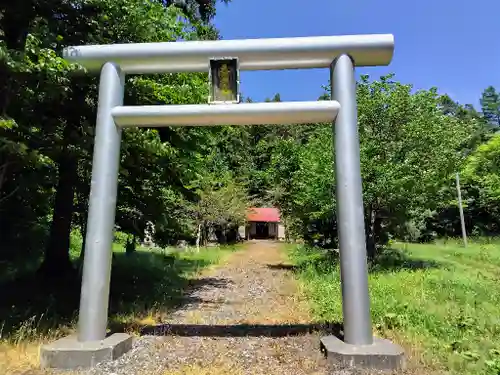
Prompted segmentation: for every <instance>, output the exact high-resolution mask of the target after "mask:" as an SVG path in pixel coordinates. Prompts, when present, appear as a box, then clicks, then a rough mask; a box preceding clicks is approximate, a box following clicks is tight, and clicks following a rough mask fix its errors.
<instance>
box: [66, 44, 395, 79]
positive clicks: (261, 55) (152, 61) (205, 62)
mask: <svg viewBox="0 0 500 375" xmlns="http://www.w3.org/2000/svg"><path fill="white" fill-rule="evenodd" d="M393 53H394V36H393V35H392V34H370V35H338V36H315V37H296V38H272V39H240V40H217V41H187V42H184V41H183V42H162V43H128V44H107V45H87V46H76V47H67V48H65V49H64V51H63V56H64V58H65V59H67V60H68V61H70V62H74V63H79V64H81V65H82V66H84V67H85V68H87V69H88V70H89V71H99V70H100V68H101V67H102V66H103V65H104V64H105V63H106V62H114V63H116V64H118V65H119V66H120V68H121V69H122V71H123V72H124V73H128V74H151V73H178V72H207V71H208V69H209V60H210V58H218V57H237V58H238V62H239V69H240V70H278V69H305V68H326V67H329V66H330V64H331V63H332V61H333V60H334V59H335V58H336V57H337V56H339V55H341V54H348V55H349V56H351V58H352V59H353V60H354V63H355V64H356V66H377V65H389V63H390V62H391V60H392V56H393Z"/></svg>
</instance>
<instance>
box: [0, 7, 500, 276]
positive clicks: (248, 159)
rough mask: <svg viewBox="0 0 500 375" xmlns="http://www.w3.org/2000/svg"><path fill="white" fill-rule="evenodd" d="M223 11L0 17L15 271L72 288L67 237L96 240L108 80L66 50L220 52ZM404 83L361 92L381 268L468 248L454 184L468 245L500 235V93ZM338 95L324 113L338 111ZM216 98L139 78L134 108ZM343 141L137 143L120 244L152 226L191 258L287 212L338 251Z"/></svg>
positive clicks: (7, 225)
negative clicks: (474, 99)
mask: <svg viewBox="0 0 500 375" xmlns="http://www.w3.org/2000/svg"><path fill="white" fill-rule="evenodd" d="M224 2H226V3H227V1H224ZM228 6H231V5H230V4H229V5H228ZM215 9H216V1H215V0H183V1H144V0H55V1H54V0H52V1H47V0H17V1H9V2H3V3H2V5H0V37H1V39H2V40H1V42H0V53H1V56H2V58H1V61H0V87H1V94H0V231H1V232H0V233H1V241H0V246H1V248H0V260H1V261H2V262H3V263H9V262H15V261H18V260H19V259H27V258H30V259H39V260H40V270H41V272H43V273H47V272H49V273H50V274H53V275H57V274H60V273H61V272H66V271H68V270H70V269H71V268H72V265H71V259H70V256H69V248H70V240H71V234H72V233H74V232H80V233H82V234H83V233H85V225H86V218H87V206H88V195H89V187H90V172H91V162H92V148H93V136H94V127H95V118H96V98H97V84H98V78H97V77H96V76H94V75H89V74H86V72H84V71H82V68H81V67H79V66H76V65H73V64H69V63H67V62H66V61H64V60H63V59H62V58H61V51H62V48H64V47H66V46H70V45H81V44H106V43H127V42H154V41H176V40H181V39H182V40H197V39H218V38H219V37H220V36H219V33H218V31H217V30H216V28H215V27H214V26H213V23H212V20H213V17H214V15H215ZM395 78H396V77H395V76H392V75H390V76H384V77H380V78H376V79H374V78H371V77H367V76H363V77H362V78H361V79H360V81H359V82H358V87H357V90H358V103H359V104H358V111H359V134H360V139H361V166H362V175H363V176H362V177H363V189H364V190H363V192H364V203H365V220H366V229H367V243H368V245H369V253H370V256H374V255H375V254H376V249H377V248H379V247H380V246H383V245H384V244H386V243H387V242H388V241H390V240H392V239H399V240H405V241H429V240H432V239H433V238H435V237H442V236H458V235H460V221H459V214H458V207H457V203H456V190H455V174H456V172H459V173H460V177H461V182H462V194H463V199H464V204H465V207H464V209H465V218H466V226H467V230H468V233H469V235H478V236H479V235H480V236H491V235H497V234H498V233H499V231H500V169H499V168H500V133H499V132H498V129H499V128H500V92H498V91H496V89H495V88H494V87H488V88H486V89H485V90H484V92H483V93H482V94H481V93H478V97H479V96H480V103H481V108H478V109H475V108H474V107H473V106H472V105H470V104H466V105H462V104H459V103H456V102H455V101H453V100H452V99H451V98H450V97H448V96H447V95H442V94H438V91H437V89H431V90H420V91H415V90H414V89H413V88H412V86H411V84H404V83H400V82H397V81H396V80H395ZM327 84H328V82H325V93H324V95H322V97H320V98H318V100H328V99H329V95H330V92H329V90H328V85H327ZM276 91H279V90H278V89H277V90H276ZM244 94H245V93H242V95H244ZM207 95H208V75H207V74H201V73H200V74H164V75H151V76H128V77H127V82H126V97H125V103H126V104H130V105H134V104H188V103H206V101H207ZM244 100H247V101H251V98H245V99H244ZM268 100H272V101H279V100H280V96H279V94H275V93H269V99H268ZM333 136H334V135H333V134H332V125H331V124H310V125H302V126H296V125H289V126H288V125H283V126H272V125H266V126H241V127H238V126H225V127H213V128H206V127H186V128H181V127H170V128H161V129H127V130H126V131H125V132H124V134H123V138H122V149H121V167H120V177H119V190H118V207H117V214H116V229H117V231H119V232H121V233H126V234H127V235H128V236H130V238H132V239H134V241H139V240H140V239H141V238H142V236H143V233H144V228H145V226H146V223H147V222H148V221H151V222H153V223H154V224H155V227H156V232H155V238H154V241H155V242H156V243H157V244H159V245H161V246H167V245H173V244H176V243H177V242H178V241H179V240H185V241H188V242H193V241H195V240H196V237H197V233H198V231H199V230H201V232H202V233H203V238H204V240H206V238H207V236H208V233H209V232H210V231H213V232H214V233H215V234H216V235H217V238H218V239H219V241H221V242H225V241H228V240H230V238H229V234H230V233H231V230H232V229H234V228H235V227H237V226H238V225H239V224H240V223H241V222H242V221H243V220H244V218H245V210H246V208H247V207H249V206H250V205H266V206H267V205H275V206H277V207H279V208H280V209H281V211H282V213H283V216H284V220H285V222H286V225H287V236H288V237H289V238H290V239H303V240H305V241H307V242H312V243H316V244H317V245H318V246H325V247H333V246H336V221H335V205H336V202H335V198H334V197H335V194H334V190H335V176H334V165H333V158H332V155H333V142H332V137H333Z"/></svg>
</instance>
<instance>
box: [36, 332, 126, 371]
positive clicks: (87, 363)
mask: <svg viewBox="0 0 500 375" xmlns="http://www.w3.org/2000/svg"><path fill="white" fill-rule="evenodd" d="M130 349H132V336H129V335H127V334H125V333H115V334H113V335H111V336H109V337H106V338H105V339H104V340H101V341H88V342H79V341H78V340H77V338H76V336H68V337H63V338H62V339H59V340H57V341H54V342H53V343H51V344H47V345H44V346H42V347H41V348H40V365H41V367H42V368H58V369H78V368H90V367H94V366H95V365H96V364H98V363H100V362H103V361H110V360H114V359H116V358H118V357H120V356H121V355H123V354H124V353H126V352H128V351H129V350H130Z"/></svg>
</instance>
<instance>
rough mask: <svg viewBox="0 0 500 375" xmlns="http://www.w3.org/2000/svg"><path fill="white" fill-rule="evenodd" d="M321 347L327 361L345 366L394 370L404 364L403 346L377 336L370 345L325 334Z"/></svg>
mask: <svg viewBox="0 0 500 375" xmlns="http://www.w3.org/2000/svg"><path fill="white" fill-rule="evenodd" d="M321 348H322V350H324V352H325V354H326V356H327V359H328V361H331V362H332V363H334V364H336V365H341V366H345V367H355V368H360V369H372V370H382V371H394V370H402V369H404V368H405V366H406V362H405V357H404V350H403V348H401V347H400V346H398V345H396V344H393V343H392V342H390V341H389V340H385V339H381V338H377V337H374V338H373V344H372V345H351V344H346V343H345V342H343V341H342V340H340V339H339V338H338V337H336V336H325V337H323V338H321Z"/></svg>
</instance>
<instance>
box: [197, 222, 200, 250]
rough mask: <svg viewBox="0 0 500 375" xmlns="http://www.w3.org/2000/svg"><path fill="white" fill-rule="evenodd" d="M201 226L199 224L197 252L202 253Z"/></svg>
mask: <svg viewBox="0 0 500 375" xmlns="http://www.w3.org/2000/svg"><path fill="white" fill-rule="evenodd" d="M200 239H201V224H198V234H197V235H196V252H198V253H199V252H200Z"/></svg>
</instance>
